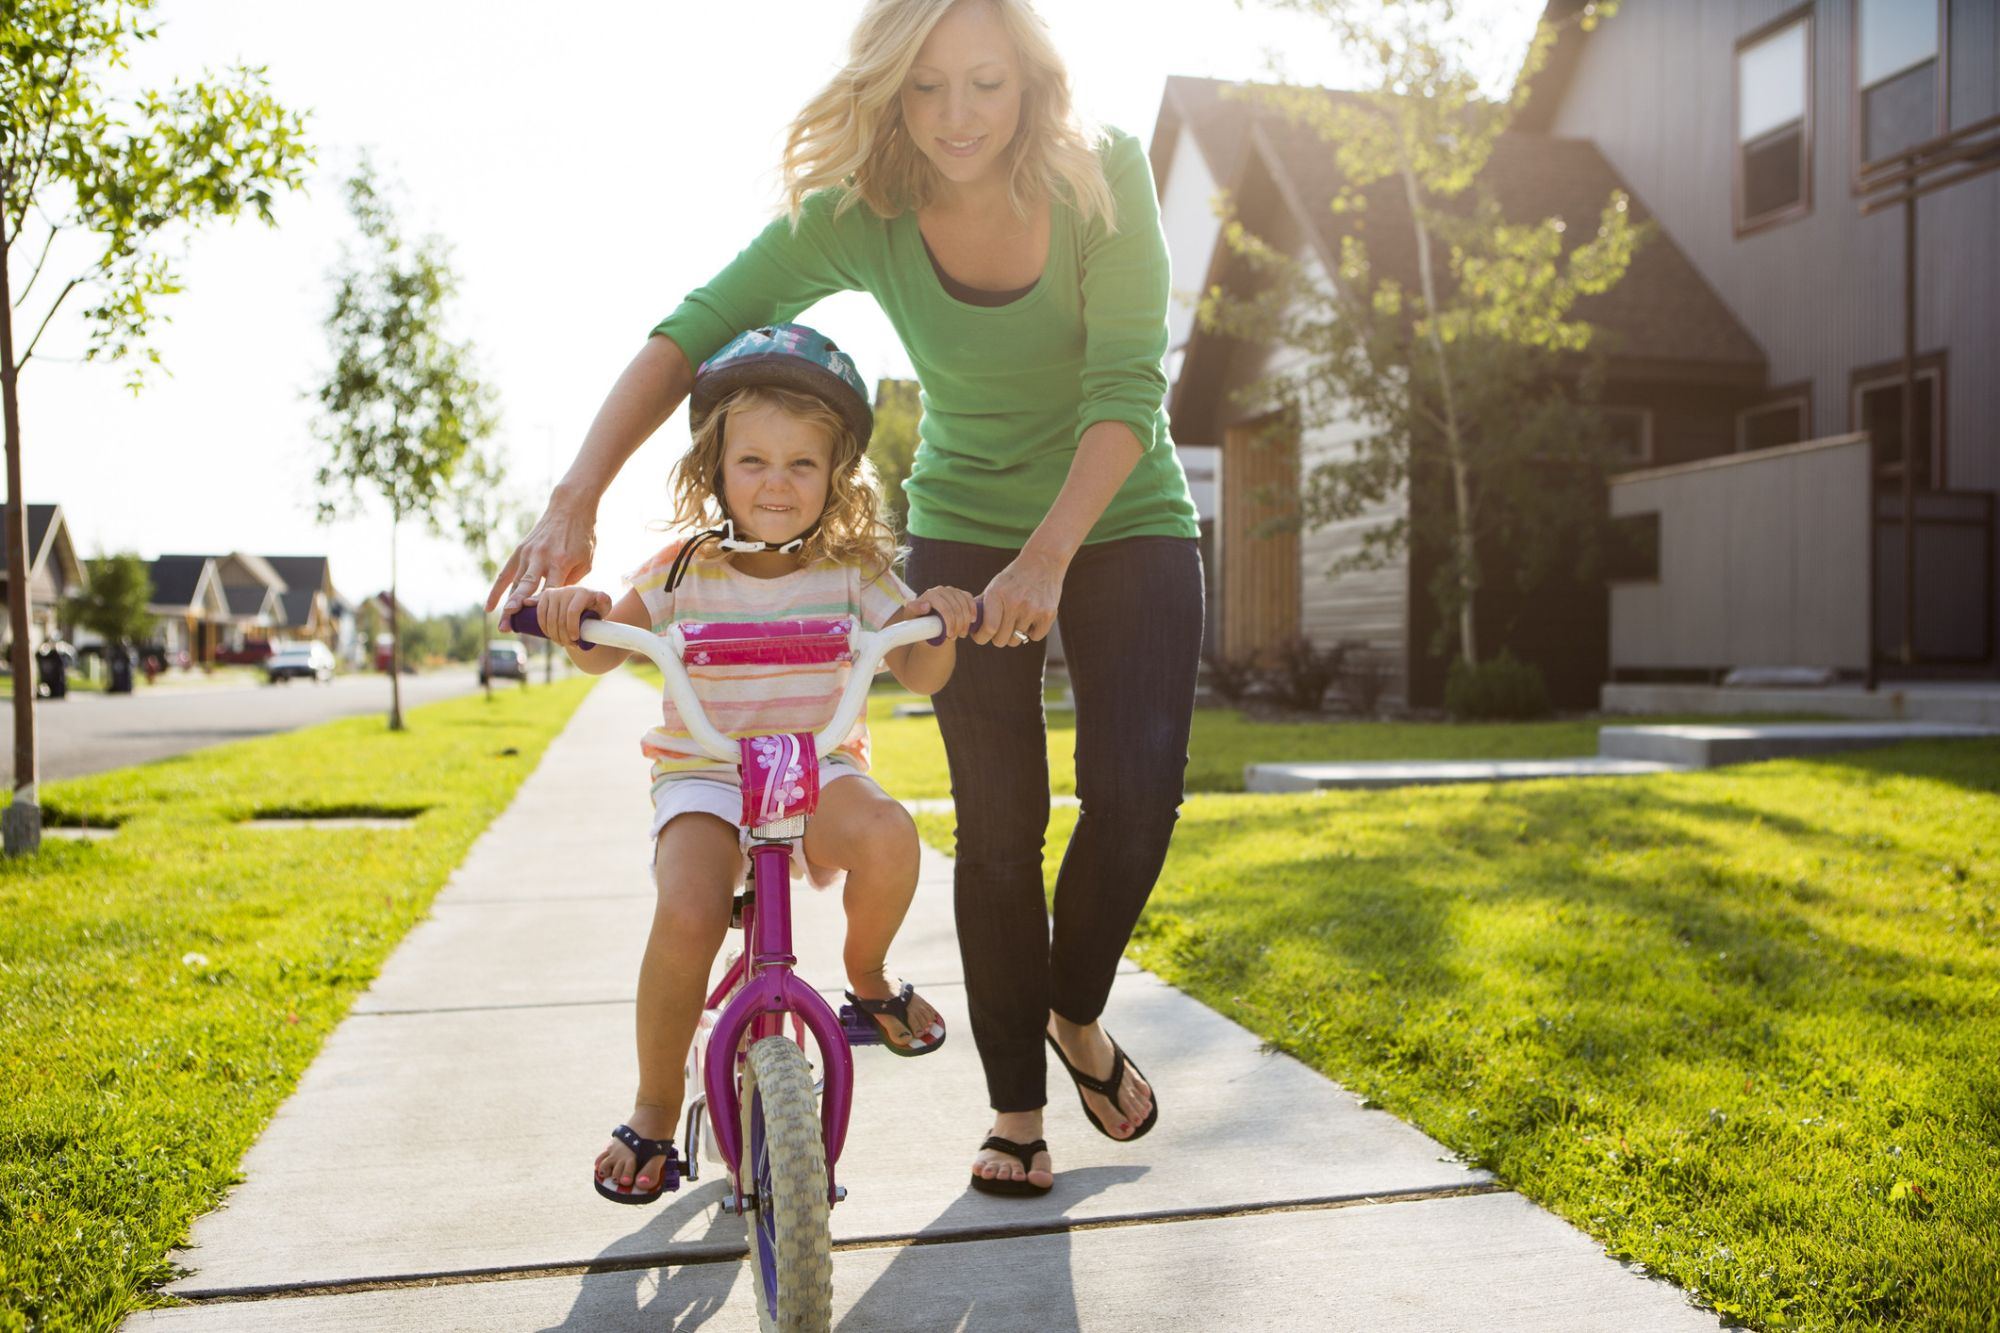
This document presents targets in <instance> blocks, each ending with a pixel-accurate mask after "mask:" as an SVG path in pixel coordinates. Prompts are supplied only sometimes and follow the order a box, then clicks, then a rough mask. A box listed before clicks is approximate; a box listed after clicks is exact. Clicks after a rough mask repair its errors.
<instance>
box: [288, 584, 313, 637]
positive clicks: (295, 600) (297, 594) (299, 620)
mask: <svg viewBox="0 0 2000 1333" xmlns="http://www.w3.org/2000/svg"><path fill="white" fill-rule="evenodd" d="M318 597H319V589H318V588H287V589H286V590H285V591H283V592H281V593H279V594H278V603H279V606H280V607H281V608H282V609H283V611H284V615H285V624H286V625H287V626H288V627H290V628H292V629H301V628H303V627H305V626H307V625H310V624H311V623H312V615H313V603H314V601H315V600H317V599H318Z"/></svg>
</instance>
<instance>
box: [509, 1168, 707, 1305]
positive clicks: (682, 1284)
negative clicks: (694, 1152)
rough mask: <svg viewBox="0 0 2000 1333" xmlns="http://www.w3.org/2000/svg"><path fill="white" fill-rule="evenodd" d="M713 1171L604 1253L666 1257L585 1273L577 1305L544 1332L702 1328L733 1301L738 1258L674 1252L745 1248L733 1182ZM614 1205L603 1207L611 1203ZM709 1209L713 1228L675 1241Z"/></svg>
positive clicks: (623, 1259) (623, 1256)
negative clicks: (690, 1258) (691, 1258)
mask: <svg viewBox="0 0 2000 1333" xmlns="http://www.w3.org/2000/svg"><path fill="white" fill-rule="evenodd" d="M703 1165H704V1166H707V1165H709V1164H708V1163H703ZM714 1169H715V1171H716V1177H717V1178H716V1179H713V1180H709V1181H707V1182H705V1183H703V1184H701V1185H697V1186H695V1187H693V1188H692V1189H687V1190H684V1191H683V1192H682V1193H681V1194H679V1195H678V1196H677V1197H676V1198H675V1199H674V1200H673V1201H672V1202H671V1203H669V1204H667V1205H666V1206H665V1207H662V1208H658V1209H647V1210H646V1211H647V1212H648V1213H650V1214H651V1216H650V1217H648V1218H647V1219H646V1223H645V1225H644V1226H642V1227H640V1228H639V1229H638V1230H637V1231H634V1232H632V1233H630V1234H628V1235H626V1236H623V1237H620V1238H619V1240H618V1241H617V1243H616V1244H614V1245H613V1246H612V1247H611V1248H610V1249H608V1250H606V1251H604V1252H603V1254H601V1255H600V1256H599V1258H601V1259H610V1258H612V1257H614V1255H615V1257H616V1258H617V1259H618V1260H619V1261H620V1262H621V1263H629V1262H630V1261H631V1259H632V1256H633V1255H634V1254H635V1253H638V1254H644V1253H646V1252H648V1251H649V1250H650V1251H651V1252H653V1253H656V1254H665V1255H667V1256H668V1258H667V1259H666V1260H665V1261H664V1262H662V1263H659V1264H656V1265H652V1266H649V1267H645V1268H621V1269H618V1270H615V1271H612V1272H606V1273H591V1274H588V1275H587V1276H585V1278H584V1279H583V1282H582V1284H581V1285H580V1286H579V1287H578V1289H577V1293H576V1303H575V1304H574V1305H572V1306H571V1307H570V1310H569V1314H568V1316H567V1317H566V1318H564V1320H563V1321H562V1322H561V1323H560V1324H552V1325H550V1326H549V1327H548V1328H546V1329H543V1330H542V1331H541V1333H613V1331H614V1330H626V1329H631V1330H639V1329H645V1330H648V1333H665V1331H666V1330H672V1331H673V1333H681V1331H682V1330H688V1329H697V1328H700V1327H701V1326H702V1325H703V1324H705V1323H707V1322H708V1321H709V1320H710V1319H711V1318H713V1317H714V1316H715V1314H716V1313H717V1312H718V1311H720V1310H721V1309H722V1307H723V1306H724V1305H725V1304H727V1303H728V1301H729V1293H730V1290H731V1288H733V1287H734V1286H735V1285H736V1278H737V1275H738V1274H740V1273H743V1272H744V1271H745V1269H744V1266H743V1264H742V1262H741V1260H740V1259H739V1258H733V1257H732V1258H729V1259H723V1260H720V1261H715V1262H704V1263H695V1264H687V1263H683V1264H676V1263H674V1262H673V1259H672V1255H673V1253H674V1252H675V1251H686V1250H688V1249H690V1248H699V1249H700V1250H701V1251H702V1252H704V1253H706V1254H714V1253H716V1252H717V1251H722V1252H725V1253H726V1252H729V1251H732V1250H733V1251H734V1252H735V1253H736V1254H737V1255H740V1254H741V1253H742V1252H743V1250H744V1248H745V1247H744V1238H743V1223H742V1222H741V1221H740V1220H739V1219H737V1218H735V1217H732V1216H730V1215H729V1214H728V1213H725V1212H723V1210H722V1199H723V1195H724V1194H725V1193H726V1192H727V1190H728V1188H729V1185H728V1182H727V1180H725V1179H723V1178H722V1168H720V1167H715V1168H714ZM617 1206H618V1205H616V1204H611V1203H607V1204H605V1207H607V1208H615V1207H617ZM704 1211H706V1212H707V1213H708V1214H709V1221H708V1231H707V1232H706V1233H705V1234H704V1235H702V1236H699V1237H696V1238H693V1239H688V1238H682V1239H680V1240H678V1241H676V1240H675V1239H674V1237H675V1235H676V1234H677V1233H678V1232H679V1231H680V1229H681V1227H682V1226H684V1225H686V1224H687V1223H689V1222H692V1221H694V1220H695V1219H696V1218H697V1217H698V1216H699V1215H700V1214H701V1213H702V1212H704ZM649 1240H650V1241H651V1242H652V1244H650V1245H649V1244H648V1243H647V1242H648V1241H649ZM649 1288H651V1290H650V1291H649V1290H648V1289H649Z"/></svg>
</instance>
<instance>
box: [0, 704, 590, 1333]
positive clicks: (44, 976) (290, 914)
mask: <svg viewBox="0 0 2000 1333" xmlns="http://www.w3.org/2000/svg"><path fill="white" fill-rule="evenodd" d="M586 688H587V682H585V681H582V680H574V681H564V682H561V683H558V684H557V685H556V686H555V687H554V688H541V687H537V688H535V689H532V690H518V689H515V690H504V691H500V692H499V693H497V694H496V696H495V698H494V700H493V701H492V702H491V703H488V702H487V701H486V700H485V699H484V698H483V697H481V696H478V695H473V696H469V697H466V698H462V699H456V700H452V701H450V702H447V703H440V704H432V705H429V706H426V707H423V708H416V709H412V710H410V712H409V714H408V719H409V730H407V731H405V732H402V733H391V732H389V731H388V730H387V729H386V728H385V727H384V725H383V721H382V719H381V718H380V717H377V716H371V717H365V718H352V719H348V720H346V721H342V722H334V723H330V724H328V725H325V726H321V727H315V728H312V729H310V730H307V731H303V732H295V733H292V734H290V735H286V736H273V737H267V738H263V739H259V740H253V741H245V742H241V743H238V744H234V745H228V746H222V747H218V748H215V749H211V750H204V751H201V752H199V753H197V754H194V755H190V756H187V757H184V758H181V759H174V760H168V761H165V762H162V763H157V764H149V765H146V766H144V767H140V768H128V769H123V770H120V771H118V772H115V773H107V774H103V775H100V776H97V777H92V778H83V779H78V780H75V781H70V782H60V783H51V784H49V785H47V786H46V787H44V789H43V794H44V801H45V803H46V805H47V807H48V808H49V809H50V812H51V815H52V816H53V818H54V819H55V820H56V821H57V822H65V821H66V822H89V823H106V824H117V825H119V826H120V827H119V831H118V832H117V833H116V835H115V836H113V837H111V838H109V839H107V840H105V841H102V842H88V843H76V842H66V841H58V840H55V839H50V840H49V841H47V842H46V843H45V844H44V847H43V849H42V851H41V853H40V854H38V855H36V856H34V857H31V858H27V859H24V860H20V861H7V862H5V863H0V1330H6V1331H7V1333H15V1331H17V1330H29V1329H33V1330H47V1331H48V1333H55V1331H56V1330H71V1329H92V1330H103V1329H111V1328H114V1327H115V1326H116V1325H117V1324H118V1322H119V1320H120V1319H121V1318H122V1317H123V1316H124V1314H125V1313H126V1312H127V1311H128V1310H130V1309H132V1308H133V1307H134V1306H135V1305H137V1304H145V1303H147V1300H148V1296H147V1292H148V1290H149V1289H150V1288H151V1287H153V1286H155V1285H156V1284H158V1283H160V1282H162V1281H165V1280H166V1279H167V1278H169V1277H170V1276H171V1271H170V1265H169V1263H168V1260H167V1251H168V1249H169V1247H171V1246H172V1245H174V1244H176V1243H177V1242H179V1241H180V1240H182V1239H183V1238H184V1236H185V1234H186V1231H187V1227H188V1224H189V1223H190V1222H191V1221H192V1220H193V1219H194V1217H195V1216H196V1215H197V1214H199V1213H201V1212H203V1211H206V1210H207V1209H209V1208H212V1207H214V1206H215V1205H216V1203H217V1202H218V1201H220V1199H221V1197H222V1193H223V1191H224V1189H225V1188H226V1187H227V1186H228V1185H229V1184H230V1183H231V1181H232V1180H234V1179H235V1178H236V1165H237V1161H238V1159H239V1158H240V1157H241V1156H242V1155H243V1152H244V1150H245V1149H246V1148H248V1147H249V1145H250V1143H251V1141H252V1140H253V1139H254V1138H255V1137H256V1135H257V1133H258V1131H259V1130H260V1129H261V1128H262V1127H263V1125H264V1122H265V1121H266V1120H267V1119H268V1118H269V1116H270V1114H271V1112H272V1111H273V1110H274V1109H276V1107H277V1105H278V1103H279V1102H280V1101H281V1100H282V1099H283V1098H284V1096H285V1095H286V1094H287V1093H288V1092H290V1090H291V1088H292V1086H293V1084H294V1083H295V1082H296V1080H297V1078H298V1076H299V1074H300V1072H301V1071H302V1070H303V1069H304V1068H305V1066H306V1064H307V1062H308V1061H309V1060H310V1059H311V1058H312V1056H313V1054H314V1052H316V1051H317V1050H318V1048H319V1045H320V1042H321V1041H322V1040H323V1039H324V1038H325V1036H326V1034H327V1033H328V1032H329V1031H331V1030H332V1028H333V1026H334V1024H335V1023H337V1022H338V1021H339V1020H340V1018H341V1016H342V1015H343V1014H344V1013H345V1012H346V1010H347V1007H348V1005H349V1003H350V1002H351V1001H352V1000H353V998H354V997H355V995H356V994H357V993H358V992H359V991H360V990H361V989H362V988H363V987H364V986H366V984H367V983H368V981H369V980H370V979H371V978H372V977H373V976H374V975H375V971H376V969H377V967H378V966H379V965H380V963H381V962H382V960H383V958H384V957H385V956H386V955H387V954H388V952H389V950H390V949H391V948H393V947H394V946H395V944H396V943H397V941H398V940H400V939H401V938H402V936H403V934H404V932H405V931H407V930H408V929H409V927H410V926H411V925H412V924H413V923H414V922H415V921H417V920H418V919H419V918H420V917H421V916H423V914H424V912H425V911H426V909H427V908H428V906H429V904H430V901H431V898H432V896H433V895H434V894H435V893H436V892H437V890H438V888H439V887H440V886H441V885H442V884H443V883H444V881H445V877H446V876H447V875H448V874H449V873H450V872H451V870H452V869H453V868H454V867H455V866H456V865H457V864H458V863H459V861H460V860H461V859H463V857H464V855H465V852H466V850H467V848H468V847H469V846H470V845H471V843H472V840H473V839H474V838H475V837H477V836H478V834H479V833H480V832H481V831H482V830H483V829H484V828H485V827H486V825H487V824H488V823H490V822H491V821H492V819H493V817H494V816H495V815H497V814H498V813H499V812H500V811H501V810H502V809H503V808H504V807H505V806H506V804H507V802H508V801H509V800H510V799H511V798H512V797H513V794H514V790H515V788H516V787H517V786H518V785H519V784H520V782H521V779H522V778H524V777H525V776H526V775H527V774H528V773H529V772H530V771H532V770H533V768H534V765H535V763H536V761H537V760H538V759H539V757H540V755H541V752H542V750H543V748H544V746H545V745H546V744H547V743H548V741H549V739H550V738H551V737H552V736H553V735H554V734H555V733H556V732H557V731H558V730H560V729H561V727H562V725H563V724H564V723H565V722H566V721H567V720H568V718H569V716H570V714H571V712H572V711H574V709H575V707H576V705H577V703H578V702H579V701H580V700H581V699H582V698H583V695H584V693H585V691H586ZM370 809H391V810H412V809H421V810H422V811H423V813H422V814H421V815H419V816H418V817H417V818H416V819H415V820H414V821H413V824H412V826H411V827H409V828H407V829H385V830H379V831H378V830H368V829H344V830H303V829H302V830H274V829H268V830H260V829H254V828H245V827H243V825H242V822H241V821H243V820H244V819H246V818H248V817H250V816H251V815H253V814H255V813H258V812H260V811H262V812H265V813H273V812H276V811H279V810H284V811H288V812H293V813H300V812H314V811H317V812H328V813H331V812H342V811H345V812H359V811H364V810H370Z"/></svg>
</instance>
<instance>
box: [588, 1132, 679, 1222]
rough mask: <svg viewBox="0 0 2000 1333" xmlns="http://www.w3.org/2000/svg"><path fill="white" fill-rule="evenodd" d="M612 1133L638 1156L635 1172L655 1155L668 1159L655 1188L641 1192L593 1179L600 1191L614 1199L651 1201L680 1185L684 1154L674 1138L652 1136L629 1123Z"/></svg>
mask: <svg viewBox="0 0 2000 1333" xmlns="http://www.w3.org/2000/svg"><path fill="white" fill-rule="evenodd" d="M611 1137H612V1138H614V1139H617V1140H618V1141H619V1142H620V1143H622V1144H624V1145H625V1146H626V1147H628V1148H630V1149H631V1150H632V1155H633V1156H634V1157H636V1158H638V1160H637V1161H636V1162H634V1163H633V1164H632V1171H633V1174H634V1175H637V1174H638V1172H640V1171H641V1170H643V1169H644V1168H645V1165H646V1163H648V1162H650V1161H652V1160H653V1159H654V1158H655V1157H665V1158H666V1159H667V1160H666V1162H665V1163H664V1165H663V1166H662V1167H661V1169H660V1183H659V1184H658V1185H655V1186H654V1187H653V1188H652V1189H650V1190H647V1191H644V1192H643V1193H642V1192H641V1191H639V1190H630V1189H626V1188H625V1187H624V1186H622V1185H620V1184H618V1183H617V1182H616V1181H614V1180H609V1179H602V1180H596V1179H594V1181H593V1183H595V1184H596V1186H597V1192H598V1193H599V1194H602V1195H603V1196H604V1197H605V1198H607V1199H609V1200H611V1202H613V1203H652V1202H653V1201H654V1200H656V1199H658V1198H659V1197H660V1196H661V1195H662V1194H666V1193H669V1192H671V1191H673V1190H677V1189H679V1188H680V1187H681V1154H680V1150H679V1149H677V1148H675V1147H674V1141H673V1140H672V1139H649V1138H646V1137H645V1136H643V1135H641V1134H640V1133H639V1132H638V1131H637V1130H635V1129H633V1128H632V1127H631V1126H630V1125H620V1126H618V1128H616V1129H614V1130H612V1131H611Z"/></svg>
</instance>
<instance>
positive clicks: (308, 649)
mask: <svg viewBox="0 0 2000 1333" xmlns="http://www.w3.org/2000/svg"><path fill="white" fill-rule="evenodd" d="M264 675H265V677H266V678H267V679H268V680H269V681H270V682H271V683H272V684H273V685H275V684H277V683H278V682H279V681H281V680H290V679H291V678H292V677H294V676H307V677H310V678H312V679H313V680H316V681H318V682H319V683H320V684H322V685H325V684H328V683H329V682H331V681H332V680H333V650H332V649H331V648H329V647H327V646H326V645H325V644H323V643H320V642H318V641H317V640H315V641H314V642H312V643H301V644H294V645H292V646H290V647H285V648H279V649H277V650H276V651H275V652H273V653H272V654H271V655H270V656H269V657H267V658H265V659H264Z"/></svg>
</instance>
